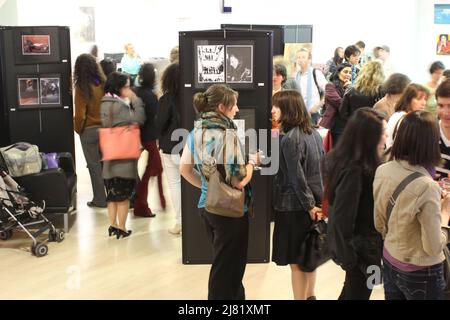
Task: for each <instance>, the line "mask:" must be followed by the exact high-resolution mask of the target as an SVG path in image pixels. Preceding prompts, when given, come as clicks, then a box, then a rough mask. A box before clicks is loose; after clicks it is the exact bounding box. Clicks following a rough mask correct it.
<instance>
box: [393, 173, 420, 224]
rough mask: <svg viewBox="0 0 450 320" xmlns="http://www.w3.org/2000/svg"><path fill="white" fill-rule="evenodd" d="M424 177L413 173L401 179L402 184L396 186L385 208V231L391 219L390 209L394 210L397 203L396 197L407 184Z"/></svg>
mask: <svg viewBox="0 0 450 320" xmlns="http://www.w3.org/2000/svg"><path fill="white" fill-rule="evenodd" d="M423 176H424V175H423V174H422V173H420V172H413V173H411V174H410V175H409V176H407V177H406V178H405V179H403V181H402V182H400V184H399V185H398V186H397V188H396V189H395V191H394V193H393V194H392V196H391V197H390V198H389V201H388V205H387V208H386V230H387V224H388V223H389V219H390V217H391V213H392V209H394V206H395V202H396V201H397V198H398V196H399V195H400V193H401V192H402V191H403V190H404V189H405V188H406V186H407V185H408V184H410V183H411V182H413V181H414V180H416V179H417V178H420V177H423Z"/></svg>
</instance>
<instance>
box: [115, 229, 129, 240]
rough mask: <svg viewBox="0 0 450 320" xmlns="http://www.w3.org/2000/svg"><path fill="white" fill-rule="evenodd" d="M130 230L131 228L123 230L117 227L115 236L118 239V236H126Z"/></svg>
mask: <svg viewBox="0 0 450 320" xmlns="http://www.w3.org/2000/svg"><path fill="white" fill-rule="evenodd" d="M131 232H132V231H131V230H128V231H123V230H122V229H117V233H116V237H117V239H120V237H122V238H126V237H129V236H130V235H131Z"/></svg>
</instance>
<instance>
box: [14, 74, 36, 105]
mask: <svg viewBox="0 0 450 320" xmlns="http://www.w3.org/2000/svg"><path fill="white" fill-rule="evenodd" d="M17 97H18V102H19V103H18V104H19V106H37V105H39V81H38V78H28V77H25V76H19V77H18V78H17Z"/></svg>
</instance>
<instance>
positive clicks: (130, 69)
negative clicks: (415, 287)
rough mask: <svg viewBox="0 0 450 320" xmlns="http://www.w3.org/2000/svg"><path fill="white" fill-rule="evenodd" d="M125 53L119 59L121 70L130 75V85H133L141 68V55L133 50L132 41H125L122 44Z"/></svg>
mask: <svg viewBox="0 0 450 320" xmlns="http://www.w3.org/2000/svg"><path fill="white" fill-rule="evenodd" d="M124 49H125V54H124V55H123V57H122V60H121V61H120V65H121V67H122V72H124V73H126V74H127V75H129V76H130V83H131V86H132V87H133V86H134V84H135V83H134V82H135V80H136V77H137V75H138V73H139V70H140V69H141V57H140V56H139V55H138V54H137V52H136V51H135V50H134V46H133V44H132V43H127V44H125V46H124Z"/></svg>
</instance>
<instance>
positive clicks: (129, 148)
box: [98, 107, 141, 161]
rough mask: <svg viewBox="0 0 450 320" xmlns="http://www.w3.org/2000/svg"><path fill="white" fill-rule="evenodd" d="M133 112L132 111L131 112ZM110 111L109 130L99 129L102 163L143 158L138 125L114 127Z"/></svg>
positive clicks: (110, 111) (110, 110)
mask: <svg viewBox="0 0 450 320" xmlns="http://www.w3.org/2000/svg"><path fill="white" fill-rule="evenodd" d="M130 112H131V111H130ZM112 118H113V114H112V109H111V107H110V109H109V128H99V129H98V137H99V144H100V150H101V152H102V161H111V160H137V159H139V157H140V156H141V134H140V128H139V125H137V124H128V125H124V126H119V127H113V126H112V123H113V120H112Z"/></svg>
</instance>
